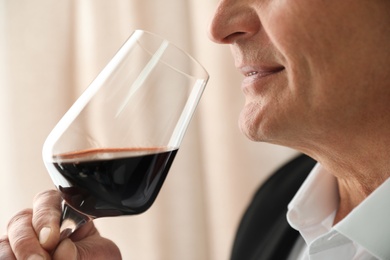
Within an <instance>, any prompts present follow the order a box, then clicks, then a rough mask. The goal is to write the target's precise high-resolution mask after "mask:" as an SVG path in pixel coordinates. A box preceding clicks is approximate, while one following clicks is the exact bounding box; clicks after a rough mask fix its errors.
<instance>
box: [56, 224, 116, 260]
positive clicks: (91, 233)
mask: <svg viewBox="0 0 390 260" xmlns="http://www.w3.org/2000/svg"><path fill="white" fill-rule="evenodd" d="M86 225H87V227H86V228H84V230H83V229H81V230H78V231H81V232H79V233H75V234H73V235H75V237H73V235H72V236H71V239H72V240H73V239H75V240H77V241H72V240H70V239H65V240H64V241H62V242H61V243H60V245H59V246H58V248H57V249H56V251H55V253H54V255H53V259H54V260H63V259H79V260H81V259H83V260H85V259H94V260H95V259H96V260H100V259H101V260H103V259H110V260H111V259H112V260H120V259H122V257H121V253H120V251H119V248H118V247H117V246H116V245H115V244H114V243H113V242H112V241H111V240H109V239H106V238H103V237H101V236H100V235H99V232H97V230H96V228H94V226H93V224H92V222H91V223H88V224H86ZM88 225H89V226H90V227H88ZM91 226H93V227H91ZM86 234H88V235H87V237H85V238H84V239H81V238H82V237H84V236H85V235H86ZM70 256H71V257H72V258H71V257H70Z"/></svg>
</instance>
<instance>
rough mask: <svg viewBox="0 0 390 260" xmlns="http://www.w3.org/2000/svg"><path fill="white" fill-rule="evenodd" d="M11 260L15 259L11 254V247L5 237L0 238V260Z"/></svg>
mask: <svg viewBox="0 0 390 260" xmlns="http://www.w3.org/2000/svg"><path fill="white" fill-rule="evenodd" d="M3 259H4V260H5V259H8V260H13V259H15V256H14V254H13V252H12V249H11V246H10V244H9V241H8V237H7V236H1V237H0V260H3Z"/></svg>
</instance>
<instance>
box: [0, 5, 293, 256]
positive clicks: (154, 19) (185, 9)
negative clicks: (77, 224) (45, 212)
mask: <svg viewBox="0 0 390 260" xmlns="http://www.w3.org/2000/svg"><path fill="white" fill-rule="evenodd" d="M216 5H217V0H110V1H107V0H81V1H76V0H67V1H54V0H36V1H29V0H0V120H1V127H0V144H1V145H0V158H1V159H0V160H1V162H0V233H5V232H6V225H7V222H8V219H9V218H10V217H11V216H12V215H13V214H14V213H16V212H17V211H19V210H21V209H22V208H25V207H30V206H31V202H32V199H33V197H34V195H35V194H36V193H38V192H39V191H42V190H45V189H52V188H54V185H53V184H52V182H51V180H50V178H49V175H48V174H47V173H46V170H45V168H44V166H43V163H42V159H41V149H42V144H43V142H44V140H45V138H46V136H47V135H48V133H49V132H50V130H51V129H52V128H53V126H54V125H55V124H56V122H57V121H58V120H59V119H60V117H61V116H62V115H63V114H64V113H65V111H66V110H67V109H68V108H69V107H70V105H71V104H72V103H73V102H74V101H75V99H76V98H77V97H78V95H79V94H80V93H81V92H82V91H83V90H84V89H85V88H86V87H87V86H88V84H89V83H90V82H91V81H92V80H93V78H94V77H95V76H96V75H97V73H98V72H99V71H100V70H101V69H102V68H103V66H104V65H105V64H106V63H107V62H108V61H109V59H110V58H111V57H112V56H113V55H114V54H115V52H116V51H117V49H118V48H119V47H120V46H121V45H122V43H123V42H124V41H125V40H126V39H127V37H128V36H129V35H130V34H131V32H132V31H133V30H134V29H145V30H148V31H152V32H155V33H157V34H160V35H162V36H164V37H165V38H167V39H169V40H171V41H172V42H174V43H175V44H176V45H178V46H180V47H181V48H183V49H184V50H186V51H188V52H189V53H190V54H191V55H192V56H194V57H195V58H196V59H198V60H199V61H200V62H201V63H202V64H203V65H204V67H205V68H206V69H207V70H208V72H209V74H210V76H211V78H210V81H209V84H208V86H207V89H206V91H205V93H204V96H203V98H202V100H201V103H200V106H199V108H198V110H197V112H196V116H195V118H194V120H193V121H192V123H191V126H190V129H189V130H188V132H187V135H186V136H185V138H184V141H183V145H182V147H181V149H180V151H179V153H178V156H177V157H176V160H175V162H174V164H173V166H172V170H171V171H170V173H169V176H168V178H167V180H166V182H165V184H164V186H163V188H162V191H161V193H160V195H159V197H158V198H157V200H156V202H155V204H154V205H153V206H152V208H151V209H150V210H149V211H147V212H146V213H144V214H142V215H138V216H132V217H118V218H111V219H99V220H96V224H97V225H98V227H99V229H100V230H101V233H102V234H103V235H104V236H106V237H108V238H110V239H112V240H113V241H115V242H116V243H117V244H118V246H119V247H120V249H121V251H122V254H123V258H124V259H141V260H154V259H156V260H161V259H162V260H165V259H169V260H175V259H177V260H183V259H186V260H191V259H193V260H199V259H211V260H219V259H228V257H229V253H230V248H231V244H232V241H233V237H234V233H235V230H236V228H237V224H238V222H239V220H240V217H241V215H242V214H243V210H244V209H245V207H246V205H247V203H248V202H249V200H250V198H251V196H252V194H253V192H254V191H255V190H256V188H257V187H258V186H259V185H260V184H261V182H262V181H263V180H264V179H265V178H266V177H267V176H268V175H269V174H270V172H272V171H273V170H274V169H275V168H276V167H278V166H279V165H280V164H282V163H283V162H284V161H286V160H287V159H289V158H291V157H292V156H293V155H294V154H295V152H294V151H292V150H289V149H286V148H282V147H278V146H272V145H268V144H261V143H252V142H250V141H248V140H246V139H245V137H244V136H242V135H241V134H240V132H239V130H238V127H237V117H238V114H239V112H240V109H241V106H242V103H243V101H244V98H243V95H242V94H241V91H240V81H241V76H240V75H239V74H238V73H237V72H236V70H235V68H234V66H233V62H232V58H231V56H230V52H229V48H228V47H227V46H219V45H217V44H214V43H212V42H210V41H209V39H208V38H207V25H208V23H209V21H210V19H211V16H212V13H213V11H214V9H215V8H216Z"/></svg>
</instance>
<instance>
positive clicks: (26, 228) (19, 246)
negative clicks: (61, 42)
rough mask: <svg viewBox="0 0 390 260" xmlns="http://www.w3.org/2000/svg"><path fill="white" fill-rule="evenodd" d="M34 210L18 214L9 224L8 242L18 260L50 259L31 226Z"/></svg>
mask: <svg viewBox="0 0 390 260" xmlns="http://www.w3.org/2000/svg"><path fill="white" fill-rule="evenodd" d="M31 220H32V210H31V209H27V210H23V211H21V212H19V213H18V214H16V215H15V216H14V217H13V218H12V219H11V221H10V222H9V223H8V227H7V231H8V240H9V244H10V246H11V248H12V251H13V253H14V255H15V257H16V259H27V258H28V257H32V256H35V258H33V259H50V256H49V254H48V253H47V252H46V251H45V250H44V249H43V248H42V247H41V245H40V244H39V241H38V237H37V235H36V233H35V230H34V229H33V227H32V225H31Z"/></svg>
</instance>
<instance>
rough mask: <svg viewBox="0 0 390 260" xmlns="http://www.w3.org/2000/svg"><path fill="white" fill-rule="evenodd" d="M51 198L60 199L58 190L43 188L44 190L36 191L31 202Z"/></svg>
mask: <svg viewBox="0 0 390 260" xmlns="http://www.w3.org/2000/svg"><path fill="white" fill-rule="evenodd" d="M53 198H55V199H58V200H60V198H61V196H60V194H59V192H58V191H56V190H45V191H42V192H40V193H38V194H37V195H35V197H34V200H33V202H34V204H35V203H38V202H41V201H47V200H50V199H53Z"/></svg>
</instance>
